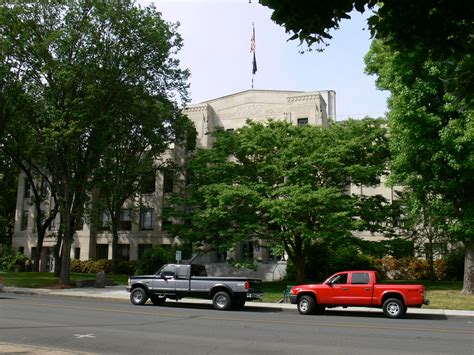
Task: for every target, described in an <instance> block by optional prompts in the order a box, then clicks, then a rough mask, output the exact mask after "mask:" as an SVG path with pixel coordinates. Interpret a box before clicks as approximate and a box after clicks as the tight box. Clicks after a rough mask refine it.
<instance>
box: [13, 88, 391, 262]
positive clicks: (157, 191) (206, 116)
mask: <svg viewBox="0 0 474 355" xmlns="http://www.w3.org/2000/svg"><path fill="white" fill-rule="evenodd" d="M184 112H185V113H186V114H187V115H188V117H189V118H190V119H191V120H192V121H193V122H194V125H195V127H196V130H197V133H198V134H197V147H198V148H210V147H211V146H212V136H211V135H210V134H209V133H210V132H212V131H213V130H214V129H215V128H216V127H221V128H223V129H224V130H233V129H237V128H239V127H242V126H244V125H245V122H246V120H248V119H250V120H253V121H257V122H258V121H260V122H264V121H267V120H268V119H274V120H286V121H288V122H291V123H293V124H295V125H305V124H310V125H320V126H324V127H325V126H327V125H328V124H329V121H330V120H331V119H332V120H334V121H335V117H336V93H335V92H334V91H333V90H324V91H310V92H303V91H277V90H247V91H243V92H239V93H235V94H232V95H227V96H224V97H220V98H216V99H212V100H209V101H206V102H202V103H199V104H193V105H189V106H188V107H186V108H185V109H184ZM167 154H169V155H170V157H171V158H173V159H175V160H177V161H178V162H179V160H180V157H179V155H180V149H170V150H169V152H168V153H167ZM173 189H174V186H173V176H171V175H170V176H167V174H166V173H165V174H162V173H157V176H156V179H155V180H154V184H152V185H151V186H150V189H149V190H148V191H146V193H143V194H142V196H140V199H141V204H140V206H146V208H143V207H141V208H138V207H137V205H136V204H135V205H133V204H132V205H127V206H124V209H123V210H122V214H121V223H120V232H119V253H120V255H121V257H122V258H123V259H127V260H136V259H138V258H139V257H140V256H141V254H143V252H144V251H146V250H147V249H149V248H151V247H152V246H154V245H158V244H162V245H173V244H174V243H176V241H175V240H174V239H173V238H172V237H170V236H168V235H167V233H166V231H165V230H164V229H165V228H163V226H164V225H165V224H167V223H172V221H167V220H163V219H162V218H161V216H162V211H163V208H164V207H166V206H165V205H164V203H165V202H164V201H165V200H166V195H167V194H169V193H170V192H173ZM361 189H362V187H351V192H353V193H357V192H358V191H361ZM381 192H382V193H383V194H384V195H385V197H388V198H389V199H391V192H390V191H389V190H387V189H381ZM364 193H366V192H364ZM368 193H369V194H370V191H368ZM43 208H45V209H50V208H52V206H51V201H45V202H44V204H43ZM34 215H35V210H34V206H33V204H32V202H31V194H30V188H29V186H28V183H27V182H26V180H25V179H24V177H23V176H21V177H20V179H19V184H18V195H17V206H16V220H15V232H14V236H13V247H14V248H15V250H19V251H21V252H22V253H24V254H25V255H26V256H28V257H30V258H32V257H33V256H34V255H35V252H36V249H35V248H36V240H37V239H36V231H35V227H34V223H33V217H34ZM59 218H60V217H59V216H57V218H56V220H55V221H53V223H52V224H51V227H50V230H49V231H48V234H47V237H46V238H45V240H44V244H43V253H42V258H41V261H42V262H41V269H43V270H45V269H48V268H49V267H50V265H49V264H48V263H49V261H50V260H51V253H52V250H53V247H54V245H55V243H56V239H55V235H56V233H57V227H58V225H59ZM90 219H91V221H89V222H86V223H84V225H83V227H82V229H81V230H78V231H77V232H76V234H75V237H74V243H73V247H72V250H71V257H72V258H76V259H81V260H88V259H103V258H111V256H112V236H111V234H110V232H109V231H108V230H105V228H101V227H102V226H104V225H105V224H106V222H108V221H107V216H106V215H104V214H101V213H99V216H97V218H90ZM249 253H250V255H253V256H254V258H256V259H258V260H261V261H262V262H264V263H269V262H270V263H271V262H272V261H275V260H273V258H272V255H270V253H269V252H268V250H267V248H261V247H260V245H258V243H254V242H253V241H248V242H245V243H242V244H241V245H240V246H238V247H237V248H235V250H234V251H233V255H232V258H234V259H239V257H241V256H242V255H244V254H245V255H249ZM227 257H229V256H228V255H227V256H226V255H219V254H215V253H214V254H210V255H207V256H206V257H205V258H204V260H202V261H203V262H208V263H213V262H224V261H225V259H226V258H227ZM275 262H276V261H275Z"/></svg>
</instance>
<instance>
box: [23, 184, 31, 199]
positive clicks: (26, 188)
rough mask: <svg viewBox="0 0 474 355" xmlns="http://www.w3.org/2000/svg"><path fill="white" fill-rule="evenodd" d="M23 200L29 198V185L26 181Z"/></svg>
mask: <svg viewBox="0 0 474 355" xmlns="http://www.w3.org/2000/svg"><path fill="white" fill-rule="evenodd" d="M24 196H25V198H30V196H31V185H30V182H29V181H28V180H26V179H25V195H24Z"/></svg>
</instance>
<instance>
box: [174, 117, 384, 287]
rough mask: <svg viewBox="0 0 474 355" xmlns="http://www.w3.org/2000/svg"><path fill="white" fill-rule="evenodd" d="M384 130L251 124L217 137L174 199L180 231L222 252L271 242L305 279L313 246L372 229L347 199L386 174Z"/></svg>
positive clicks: (379, 124)
mask: <svg viewBox="0 0 474 355" xmlns="http://www.w3.org/2000/svg"><path fill="white" fill-rule="evenodd" d="M384 124H385V122H384V121H383V120H374V119H364V120H361V121H353V120H351V121H347V122H343V123H338V124H333V125H331V126H330V127H329V128H323V127H318V126H303V127H298V126H294V125H291V124H290V123H288V122H275V121H269V122H268V124H263V123H254V122H250V121H249V122H248V125H247V126H245V127H243V128H241V129H238V130H236V131H235V132H227V131H217V132H215V138H216V141H215V143H214V145H213V148H212V149H206V150H200V151H198V152H197V154H196V155H195V156H194V157H193V158H192V160H191V162H190V164H189V167H188V170H187V175H188V179H187V180H188V184H187V185H186V187H185V188H184V189H183V191H185V194H184V196H181V198H180V199H176V200H175V201H174V203H175V205H176V209H177V210H178V211H181V213H176V212H175V215H176V216H178V217H179V218H180V219H181V220H182V221H183V223H182V224H175V225H174V228H173V233H175V234H176V235H179V236H180V238H182V239H184V240H187V241H191V242H193V243H198V244H200V245H205V246H209V245H211V246H214V247H217V248H219V249H220V250H221V251H225V250H227V249H229V248H232V247H235V244H236V243H238V242H240V241H244V240H264V241H266V242H267V243H268V245H269V246H280V247H282V248H284V250H285V251H286V253H287V254H288V256H289V257H290V259H291V261H292V262H293V263H294V265H295V266H296V268H297V277H298V280H299V281H302V280H303V279H304V258H305V256H306V253H307V251H308V250H309V248H310V247H311V245H312V243H314V242H315V241H317V240H325V239H328V238H332V239H333V240H335V239H337V238H345V237H347V236H350V235H351V231H352V230H354V229H365V228H368V223H367V222H368V221H366V220H364V219H361V218H360V215H361V213H360V212H361V211H360V206H361V204H362V201H361V200H360V199H358V198H357V197H355V196H350V195H349V194H347V186H348V184H349V183H350V181H352V182H353V183H360V184H366V185H370V184H375V183H377V182H378V179H379V176H380V175H381V174H382V173H383V172H384V163H385V162H386V159H387V157H388V147H387V144H386V143H387V137H386V130H385V128H384ZM182 206H185V208H184V211H183V209H182ZM368 215H370V214H367V216H368Z"/></svg>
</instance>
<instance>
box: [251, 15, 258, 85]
mask: <svg viewBox="0 0 474 355" xmlns="http://www.w3.org/2000/svg"><path fill="white" fill-rule="evenodd" d="M252 27H253V33H252V38H251V39H250V53H253V61H252V74H255V73H256V72H257V59H256V57H255V26H253V24H252ZM252 86H253V85H252Z"/></svg>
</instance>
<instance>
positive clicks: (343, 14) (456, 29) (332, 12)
mask: <svg viewBox="0 0 474 355" xmlns="http://www.w3.org/2000/svg"><path fill="white" fill-rule="evenodd" d="M260 3H261V4H263V5H265V6H267V7H269V8H271V9H273V10H274V11H273V14H272V19H273V20H274V21H275V22H276V23H277V24H279V25H283V26H284V27H285V28H286V31H287V32H289V33H291V34H292V36H291V37H290V40H294V39H299V40H300V42H301V43H307V44H308V46H309V48H310V49H311V48H312V47H314V45H319V47H318V48H317V49H318V50H322V49H323V48H324V47H322V45H326V44H327V41H328V40H329V39H331V38H332V36H331V35H330V31H331V30H332V29H337V28H339V25H340V23H341V21H342V20H344V19H350V18H351V15H350V13H351V12H353V11H358V12H360V13H363V12H365V11H370V16H369V18H368V23H367V24H368V28H369V30H370V31H371V34H372V36H373V37H374V38H376V39H381V40H383V41H384V44H385V45H387V46H388V47H390V48H392V49H394V50H398V51H400V52H405V53H407V52H411V51H413V50H414V49H416V48H420V49H421V53H423V56H424V57H425V59H431V60H435V61H438V60H441V61H444V62H445V64H446V69H447V72H446V75H443V76H441V77H440V78H439V79H440V82H442V83H443V85H445V87H446V89H447V91H449V92H450V93H451V94H452V95H454V96H456V97H457V98H458V99H459V100H461V101H464V104H465V105H467V106H471V105H472V101H473V93H474V90H473V72H474V70H473V69H474V58H473V56H472V53H473V49H474V45H473V37H472V26H473V24H474V9H473V8H472V6H465V5H464V4H463V3H462V2H460V1H451V0H435V1H416V2H414V1H411V0H387V1H383V2H379V1H375V0H340V1H333V0H317V1H310V2H308V1H306V0H292V1H280V0H260Z"/></svg>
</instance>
